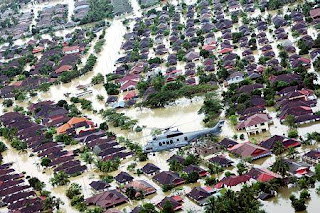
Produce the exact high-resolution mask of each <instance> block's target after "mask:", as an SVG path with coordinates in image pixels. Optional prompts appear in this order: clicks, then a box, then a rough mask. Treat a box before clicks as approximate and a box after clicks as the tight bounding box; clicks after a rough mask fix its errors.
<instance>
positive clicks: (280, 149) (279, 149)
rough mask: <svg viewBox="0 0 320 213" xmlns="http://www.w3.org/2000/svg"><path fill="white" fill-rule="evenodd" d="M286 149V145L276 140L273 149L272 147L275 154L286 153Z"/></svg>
mask: <svg viewBox="0 0 320 213" xmlns="http://www.w3.org/2000/svg"><path fill="white" fill-rule="evenodd" d="M284 151H285V146H284V145H283V144H282V142H281V141H276V143H275V145H274V147H273V149H272V152H273V153H274V154H275V155H281V154H282V153H284Z"/></svg>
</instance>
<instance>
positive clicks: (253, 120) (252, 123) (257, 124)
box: [236, 113, 272, 135]
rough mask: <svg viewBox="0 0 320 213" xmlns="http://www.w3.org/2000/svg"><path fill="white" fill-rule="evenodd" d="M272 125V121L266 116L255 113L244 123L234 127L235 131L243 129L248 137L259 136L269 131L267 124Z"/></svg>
mask: <svg viewBox="0 0 320 213" xmlns="http://www.w3.org/2000/svg"><path fill="white" fill-rule="evenodd" d="M271 123H272V119H271V118H270V117H269V115H268V114H265V113H257V114H254V115H252V116H249V117H247V118H246V119H245V120H244V121H242V122H241V123H239V124H238V125H237V126H236V129H237V130H242V129H244V130H245V131H246V132H247V133H248V134H249V135H251V134H259V133H261V132H265V131H268V130H269V124H271Z"/></svg>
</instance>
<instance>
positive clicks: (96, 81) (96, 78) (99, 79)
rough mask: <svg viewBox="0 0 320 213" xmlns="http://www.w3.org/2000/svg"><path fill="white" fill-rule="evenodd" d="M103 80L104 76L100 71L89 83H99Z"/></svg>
mask: <svg viewBox="0 0 320 213" xmlns="http://www.w3.org/2000/svg"><path fill="white" fill-rule="evenodd" d="M103 82H104V76H103V75H102V74H101V73H98V74H97V75H96V76H93V77H92V79H91V84H93V85H96V84H101V83H103Z"/></svg>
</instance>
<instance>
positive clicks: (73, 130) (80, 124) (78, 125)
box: [57, 117, 95, 135]
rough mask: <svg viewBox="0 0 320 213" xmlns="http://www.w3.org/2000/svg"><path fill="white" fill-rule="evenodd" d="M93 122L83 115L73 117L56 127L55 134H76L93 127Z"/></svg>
mask: <svg viewBox="0 0 320 213" xmlns="http://www.w3.org/2000/svg"><path fill="white" fill-rule="evenodd" d="M94 128H95V126H94V123H93V122H92V121H90V120H88V119H87V118H84V117H73V118H71V119H70V120H69V121H68V122H67V123H65V124H63V125H62V126H60V127H58V128H57V134H76V135H78V134H79V133H81V132H84V131H87V130H91V129H94Z"/></svg>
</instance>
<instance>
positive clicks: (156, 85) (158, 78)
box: [151, 75, 166, 91]
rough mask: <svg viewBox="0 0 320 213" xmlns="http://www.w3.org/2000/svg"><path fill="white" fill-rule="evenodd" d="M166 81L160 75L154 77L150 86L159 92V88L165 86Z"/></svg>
mask: <svg viewBox="0 0 320 213" xmlns="http://www.w3.org/2000/svg"><path fill="white" fill-rule="evenodd" d="M165 83H166V81H165V79H164V77H163V76H162V75H158V76H156V77H154V78H153V79H152V81H151V85H152V86H153V87H154V88H155V89H156V90H157V91H160V90H161V88H162V87H163V86H164V85H165Z"/></svg>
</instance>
